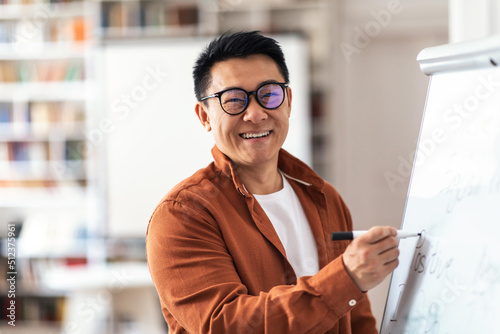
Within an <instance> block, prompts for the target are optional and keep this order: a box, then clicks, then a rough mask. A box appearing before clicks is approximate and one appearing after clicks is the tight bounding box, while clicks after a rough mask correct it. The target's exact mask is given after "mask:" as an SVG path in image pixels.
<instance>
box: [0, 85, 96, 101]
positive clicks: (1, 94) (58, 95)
mask: <svg viewBox="0 0 500 334" xmlns="http://www.w3.org/2000/svg"><path fill="white" fill-rule="evenodd" d="M88 92H89V89H88V85H87V83H86V82H85V81H60V82H26V83H0V101H12V100H21V101H27V100H29V101H84V100H85V99H86V98H87V95H86V94H87V93H88Z"/></svg>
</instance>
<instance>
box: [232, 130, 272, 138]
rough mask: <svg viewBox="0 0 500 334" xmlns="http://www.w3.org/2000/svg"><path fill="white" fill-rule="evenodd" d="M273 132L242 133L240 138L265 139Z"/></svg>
mask: <svg viewBox="0 0 500 334" xmlns="http://www.w3.org/2000/svg"><path fill="white" fill-rule="evenodd" d="M271 132H272V131H271V130H269V131H262V132H257V133H240V137H241V138H243V139H256V138H264V137H267V136H269V135H270V134H271Z"/></svg>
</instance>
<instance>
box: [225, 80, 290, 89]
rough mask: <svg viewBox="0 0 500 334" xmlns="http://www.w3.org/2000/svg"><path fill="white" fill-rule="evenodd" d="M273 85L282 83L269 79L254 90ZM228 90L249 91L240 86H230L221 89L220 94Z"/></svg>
mask: <svg viewBox="0 0 500 334" xmlns="http://www.w3.org/2000/svg"><path fill="white" fill-rule="evenodd" d="M271 83H280V81H278V80H276V79H269V80H266V81H262V82H261V83H259V84H258V85H257V87H256V88H255V89H253V90H256V89H258V88H259V87H262V86H264V85H267V84H271ZM228 89H241V90H244V91H247V90H245V89H243V88H241V87H238V86H230V87H226V88H224V89H221V90H220V91H219V92H221V91H223V90H228ZM250 91H252V90H250Z"/></svg>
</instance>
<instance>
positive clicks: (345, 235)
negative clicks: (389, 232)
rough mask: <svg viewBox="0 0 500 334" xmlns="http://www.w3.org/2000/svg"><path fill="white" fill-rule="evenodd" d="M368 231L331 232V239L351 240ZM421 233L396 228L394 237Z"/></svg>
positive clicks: (409, 236) (413, 235)
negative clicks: (396, 231)
mask: <svg viewBox="0 0 500 334" xmlns="http://www.w3.org/2000/svg"><path fill="white" fill-rule="evenodd" d="M366 232H368V231H351V232H332V240H334V241H336V240H352V239H354V238H357V237H360V236H362V235H363V234H365V233H366ZM420 235H421V233H415V232H407V231H401V230H398V234H397V235H396V238H398V239H406V238H412V237H419V236H420Z"/></svg>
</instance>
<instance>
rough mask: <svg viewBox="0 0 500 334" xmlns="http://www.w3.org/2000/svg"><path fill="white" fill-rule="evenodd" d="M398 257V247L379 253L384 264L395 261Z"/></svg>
mask: <svg viewBox="0 0 500 334" xmlns="http://www.w3.org/2000/svg"><path fill="white" fill-rule="evenodd" d="M398 258H399V248H397V247H395V248H392V249H390V250H388V251H386V252H384V253H383V254H381V255H380V261H381V262H382V263H383V264H384V265H386V264H388V263H391V262H393V261H396V260H397V259H398Z"/></svg>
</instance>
